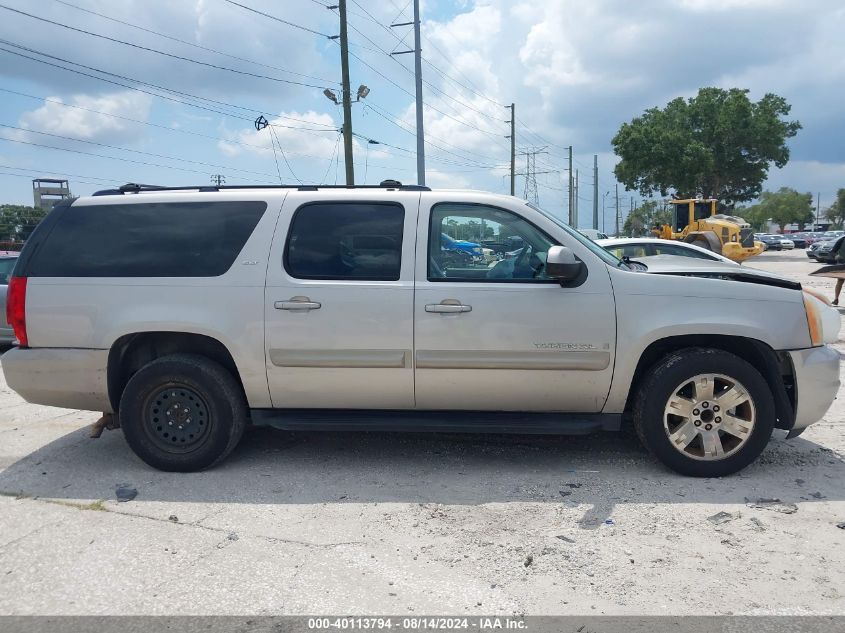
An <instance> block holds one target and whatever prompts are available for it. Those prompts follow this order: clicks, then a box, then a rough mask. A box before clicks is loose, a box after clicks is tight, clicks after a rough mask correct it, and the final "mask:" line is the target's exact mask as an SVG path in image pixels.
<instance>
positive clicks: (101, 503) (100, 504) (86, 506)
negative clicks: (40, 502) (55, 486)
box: [45, 499, 108, 512]
mask: <svg viewBox="0 0 845 633" xmlns="http://www.w3.org/2000/svg"><path fill="white" fill-rule="evenodd" d="M45 501H46V502H47V503H53V504H55V505H58V506H65V507H67V508H76V509H77V510H91V511H93V512H108V508H107V507H106V504H105V499H99V500H97V501H92V502H91V503H77V502H75V501H62V500H59V499H45Z"/></svg>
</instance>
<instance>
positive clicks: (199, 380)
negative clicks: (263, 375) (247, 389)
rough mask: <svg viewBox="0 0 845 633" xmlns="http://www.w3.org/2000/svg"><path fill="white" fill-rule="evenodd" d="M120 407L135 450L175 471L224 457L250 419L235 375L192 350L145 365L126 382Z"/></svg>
mask: <svg viewBox="0 0 845 633" xmlns="http://www.w3.org/2000/svg"><path fill="white" fill-rule="evenodd" d="M119 411H120V426H121V428H122V429H123V434H124V437H125V438H126V441H127V443H128V444H129V446H130V448H131V449H132V450H133V451H134V452H135V454H136V455H137V456H138V457H140V458H141V459H142V460H144V461H145V462H146V463H147V464H149V465H150V466H152V467H153V468H158V469H159V470H164V471H172V472H193V471H197V470H202V469H204V468H209V467H211V466H214V465H215V464H218V463H219V462H221V461H223V459H225V458H226V456H227V455H228V454H229V453H231V452H232V450H233V449H234V448H235V446H237V444H238V442H239V441H240V439H241V436H242V435H243V432H244V428H245V427H246V424H247V405H246V401H245V398H244V395H243V391H242V389H241V387H240V385H239V384H238V382H237V381H236V380H235V378H234V377H233V376H232V374H231V373H230V372H228V371H227V370H226V369H225V368H223V367H222V366H221V365H220V364H218V363H216V362H214V361H212V360H210V359H208V358H205V357H203V356H198V355H193V354H173V355H169V356H163V357H161V358H158V359H156V360H154V361H152V362H150V363H148V364H147V365H145V366H144V367H142V368H141V369H140V370H139V371H138V372H137V373H135V374H134V375H133V376H132V378H130V380H129V382H128V383H127V385H126V388H125V389H124V391H123V395H122V397H121V399H120V409H119Z"/></svg>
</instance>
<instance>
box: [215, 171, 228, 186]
mask: <svg viewBox="0 0 845 633" xmlns="http://www.w3.org/2000/svg"><path fill="white" fill-rule="evenodd" d="M211 184H212V185H217V186H218V187H219V186H221V185H225V184H226V176H224V175H223V174H211Z"/></svg>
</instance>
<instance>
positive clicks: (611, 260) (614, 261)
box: [525, 202, 627, 268]
mask: <svg viewBox="0 0 845 633" xmlns="http://www.w3.org/2000/svg"><path fill="white" fill-rule="evenodd" d="M525 204H526V205H527V206H528V207H530V208H531V209H534V210H535V211H537V212H539V213H542V214H543V215H544V216H546V217H547V218H548V219H549V220H551V221H552V222H554V223H555V224H557V225H558V226H559V227H560V228H562V229H563V230H564V231H566V232H567V234H569V235H571V236H572V237H573V238H574V239H576V240H578V241H579V242H581V244H583V245H584V246H586V247H587V248H589V249H590V250H591V251H593V252H594V253H595V254H596V255H598V256H599V257H601V258H602V260H603V261H604V262H605V263H606V264H610V265H611V266H616V267H618V268H627V266H626V265H625V263H624V262H623V261H622V260H621V259H619V258H618V257H616V256H614V255H612V254H611V253H609V252H608V251H606V250H605V249H603V248H602V247H601V246H599V245H598V244H596V243H595V242H594V241H593V240H591V239H590V238H589V237H586V236H584V235H582V234H581V233H579V232H578V231H576V230H575V229H573V228H572V227H571V226H569V225H568V224H567V223H566V222H564V221H563V220H560V219H558V218H556V217H555V216H553V215H552V214H551V213H549V212H548V211H543V209H541V208H540V207H538V206H537V205H535V204H532V203H530V202H526V203H525Z"/></svg>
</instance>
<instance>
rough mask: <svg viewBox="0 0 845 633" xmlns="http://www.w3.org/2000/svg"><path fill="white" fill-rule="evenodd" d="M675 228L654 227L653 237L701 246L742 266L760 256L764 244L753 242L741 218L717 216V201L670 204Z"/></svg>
mask: <svg viewBox="0 0 845 633" xmlns="http://www.w3.org/2000/svg"><path fill="white" fill-rule="evenodd" d="M669 202H670V204H671V205H672V206H673V207H674V209H675V211H674V213H673V218H674V224H673V225H669V224H664V225H663V226H655V227H654V229H652V233H653V234H654V235H655V236H656V237H659V238H662V239H666V240H680V241H681V242H687V243H689V244H695V245H696V246H701V247H702V248H706V249H707V250H710V251H713V252H714V253H719V254H720V255H724V256H725V257H727V258H728V259H732V260H733V261H735V262H742V261H745V260H746V259H748V258H749V257H753V256H754V255H759V254H760V253H762V252H763V248H764V247H763V243H762V242H757V241H755V240H754V231H753V230H752V229H751V225H750V224H748V222H746V221H745V220H743V219H742V218H738V217H736V216H732V215H725V214H723V213H718V212H717V211H718V204H719V202H718V200H716V199H714V198H707V199H701V198H696V199H689V200H670V201H669Z"/></svg>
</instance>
